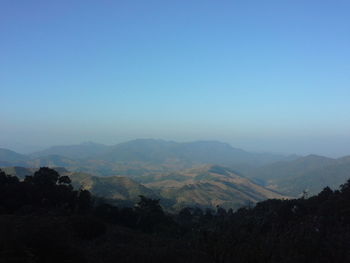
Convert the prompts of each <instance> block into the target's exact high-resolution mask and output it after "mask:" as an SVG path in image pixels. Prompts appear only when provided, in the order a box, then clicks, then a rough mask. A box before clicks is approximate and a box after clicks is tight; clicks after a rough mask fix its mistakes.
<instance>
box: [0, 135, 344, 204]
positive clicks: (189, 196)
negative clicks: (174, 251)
mask: <svg viewBox="0 0 350 263" xmlns="http://www.w3.org/2000/svg"><path fill="white" fill-rule="evenodd" d="M0 166H1V167H14V166H17V168H16V171H12V172H16V173H17V174H25V173H26V172H27V171H26V170H25V169H27V168H38V167H42V166H48V167H63V168H64V170H61V172H62V173H65V174H68V175H69V176H70V177H72V180H73V184H75V185H76V186H78V185H83V186H84V187H86V188H88V189H89V190H91V192H92V193H94V194H96V195H98V196H102V197H104V198H108V199H118V200H123V202H129V201H130V200H132V201H133V200H135V199H137V197H138V195H149V196H153V197H155V198H160V199H162V200H163V202H164V203H165V205H166V206H167V207H169V208H171V209H177V208H179V207H181V206H185V205H197V206H202V207H204V206H211V207H213V206H216V205H220V206H224V207H237V206H239V205H244V204H247V203H250V202H253V203H254V202H257V201H260V200H263V199H266V198H288V197H298V196H300V195H301V194H302V193H304V194H305V193H308V194H309V195H312V194H316V193H318V192H319V191H321V190H322V189H323V188H324V187H325V186H330V187H332V188H334V189H336V188H338V187H339V185H340V184H342V183H343V182H344V181H346V180H347V179H348V178H350V172H349V171H350V157H349V156H348V157H343V158H338V159H333V158H328V157H323V156H317V155H309V156H304V157H302V156H296V155H278V154H269V153H250V152H247V151H244V150H242V149H237V148H234V147H232V146H230V145H229V144H227V143H222V142H216V141H196V142H188V143H179V142H173V141H164V140H155V139H137V140H133V141H129V142H125V143H120V144H117V145H113V146H107V145H103V144H96V143H92V142H88V143H83V144H78V145H68V146H54V147H50V148H48V149H45V150H43V151H40V152H35V153H32V154H29V155H23V154H19V153H16V152H13V151H11V150H8V149H0ZM20 167H22V168H20ZM63 168H60V169H63ZM7 169H15V168H7ZM55 169H57V168H55ZM29 170H30V169H29ZM32 171H33V170H32ZM101 176H102V177H101Z"/></svg>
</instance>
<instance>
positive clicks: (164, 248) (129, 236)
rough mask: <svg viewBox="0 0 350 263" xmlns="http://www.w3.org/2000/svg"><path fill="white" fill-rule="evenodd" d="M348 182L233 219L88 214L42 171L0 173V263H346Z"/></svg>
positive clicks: (58, 179)
mask: <svg viewBox="0 0 350 263" xmlns="http://www.w3.org/2000/svg"><path fill="white" fill-rule="evenodd" d="M349 245H350V180H349V181H347V182H346V183H344V184H343V185H342V186H341V187H340V189H339V190H335V191H333V190H331V189H330V188H328V187H326V188H325V189H324V190H323V191H322V192H320V193H319V194H318V195H317V196H313V197H310V198H308V199H306V198H300V199H293V200H267V201H264V202H260V203H258V204H257V205H256V206H255V207H253V208H241V209H239V210H238V211H236V212H233V211H232V210H228V211H226V210H225V209H223V208H220V207H217V210H216V211H213V210H210V209H207V210H206V211H203V210H201V209H200V208H193V207H187V208H184V209H183V210H181V211H180V212H179V213H178V214H168V213H166V212H164V211H163V209H162V207H161V206H160V204H159V200H154V199H149V198H147V197H144V196H140V201H139V202H138V204H136V205H135V207H133V208H131V207H129V208H126V207H125V208H121V207H115V206H112V205H110V204H107V203H103V202H102V203H99V204H98V205H96V204H94V197H93V196H91V194H90V192H89V191H87V190H83V189H81V190H74V189H73V187H72V186H71V184H70V179H69V178H68V177H66V176H60V175H59V174H58V173H57V172H56V171H54V170H52V169H49V168H40V169H39V170H38V171H37V172H36V173H34V175H33V176H28V177H26V178H25V179H24V180H23V181H20V180H19V179H18V178H16V177H13V176H9V175H7V174H5V173H4V172H2V171H0V262H245V263H246V262H247V263H249V262H271V263H274V262H276V263H277V262H278V263H284V262H286V263H292V262H301V263H302V262H305V263H306V262H307V263H310V262H311V263H312V262H327V263H328V262H350V249H349Z"/></svg>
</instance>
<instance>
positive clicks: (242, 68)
mask: <svg viewBox="0 0 350 263" xmlns="http://www.w3.org/2000/svg"><path fill="white" fill-rule="evenodd" d="M349 14H350V1H348V0H344V1H341V0H328V1H326V0H307V1H306V0H283V1H282V0H274V1H271V0H264V1H262V0H254V1H253V0H252V1H249V0H230V1H228V0H221V1H215V0H211V1H208V0H200V1H199V0H176V1H166V0H157V1H153V0H147V1H145V0H125V1H124V0H115V1H112V0H100V1H96V0H94V1H90V0H75V1H71V0H56V1H51V0H42V1H38V0H31V1H27V0H2V1H1V2H0V36H1V37H0V40H1V41H0V99H1V100H0V102H1V104H0V105H1V110H0V147H7V148H12V149H15V150H18V151H26V150H27V151H29V150H30V149H34V148H35V147H44V146H47V145H52V144H70V143H78V142H81V141H87V140H92V141H97V142H102V143H107V144H113V143H117V142H120V141H124V140H128V139H133V138H140V137H141V138H142V137H153V138H164V139H172V140H179V141H189V140H195V139H217V140H221V141H226V142H229V143H231V144H232V145H233V146H238V147H241V148H245V149H248V150H255V151H274V152H291V153H302V154H306V153H311V152H313V153H319V154H325V155H329V156H337V155H343V154H350V15H349ZM33 146H34V148H33ZM31 147H32V148H31Z"/></svg>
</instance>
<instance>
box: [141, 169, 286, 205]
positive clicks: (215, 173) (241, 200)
mask: <svg viewBox="0 0 350 263" xmlns="http://www.w3.org/2000/svg"><path fill="white" fill-rule="evenodd" d="M136 180H139V181H140V182H142V183H144V184H145V186H147V187H149V188H151V189H153V190H154V191H156V192H158V193H159V194H160V196H162V197H163V198H167V199H170V200H174V202H175V204H174V205H173V208H174V209H179V208H182V207H184V206H199V207H216V206H217V205H219V206H222V207H225V208H238V207H241V206H245V205H249V204H253V203H256V202H258V201H261V200H265V199H269V198H287V196H284V195H282V194H279V193H277V192H274V191H271V190H269V189H266V188H264V187H262V186H260V185H258V184H255V183H254V182H252V181H251V180H249V179H248V178H245V177H243V176H242V175H239V174H237V173H236V172H234V171H232V170H230V169H229V168H225V167H221V166H217V165H205V166H201V167H198V168H192V169H187V170H184V171H177V172H172V173H168V174H164V175H155V176H145V177H138V178H136Z"/></svg>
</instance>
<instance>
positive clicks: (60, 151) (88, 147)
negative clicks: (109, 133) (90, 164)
mask: <svg viewBox="0 0 350 263" xmlns="http://www.w3.org/2000/svg"><path fill="white" fill-rule="evenodd" d="M107 148H108V146H107V145H104V144H98V143H94V142H85V143H81V144H76V145H60V146H52V147H50V148H48V149H45V150H42V151H39V152H35V153H32V154H31V156H32V157H42V156H47V155H61V156H64V157H68V158H71V159H87V158H92V157H94V156H96V155H100V154H102V153H103V152H105V151H106V150H107Z"/></svg>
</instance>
